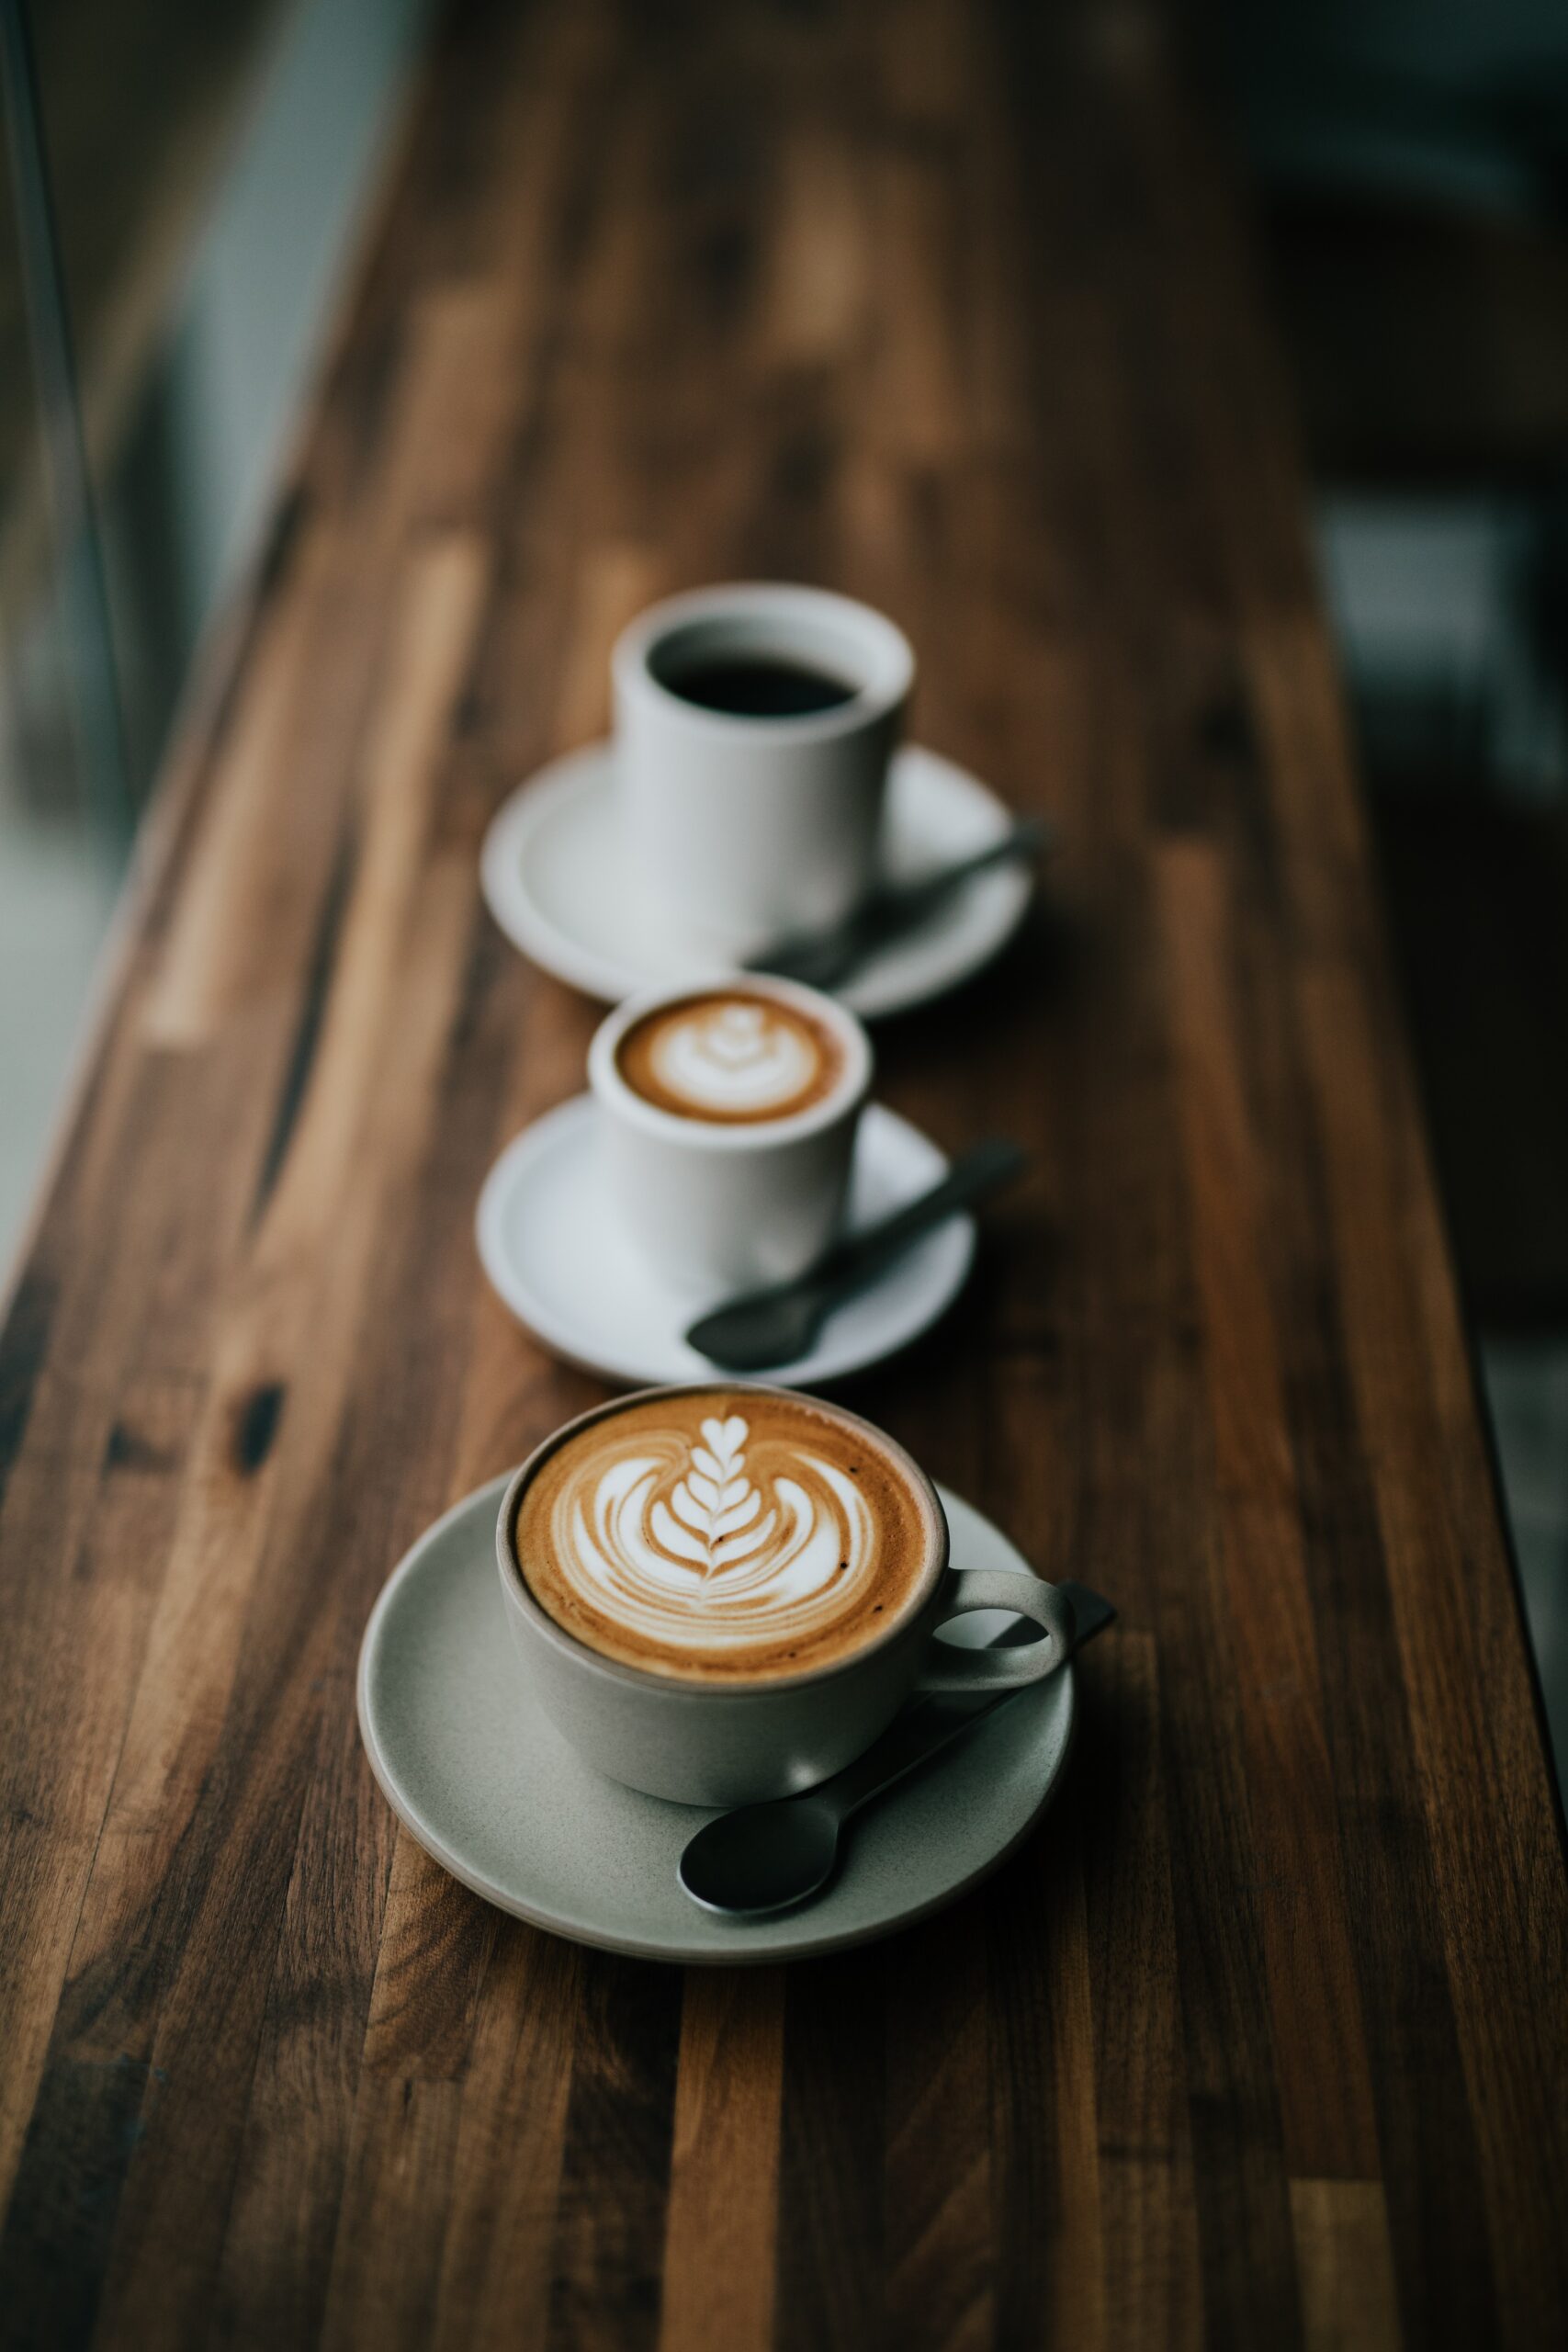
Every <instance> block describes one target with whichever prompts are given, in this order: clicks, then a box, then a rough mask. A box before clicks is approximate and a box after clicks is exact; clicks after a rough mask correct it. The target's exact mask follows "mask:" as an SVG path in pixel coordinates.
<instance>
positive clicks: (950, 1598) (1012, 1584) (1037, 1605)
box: [915, 1568, 1077, 1693]
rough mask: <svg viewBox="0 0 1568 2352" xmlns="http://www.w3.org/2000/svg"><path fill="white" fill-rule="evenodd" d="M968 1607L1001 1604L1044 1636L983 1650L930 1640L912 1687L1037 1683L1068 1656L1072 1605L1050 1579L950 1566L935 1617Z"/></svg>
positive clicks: (941, 1689)
mask: <svg viewBox="0 0 1568 2352" xmlns="http://www.w3.org/2000/svg"><path fill="white" fill-rule="evenodd" d="M972 1609H1006V1610H1009V1611H1010V1612H1011V1613H1012V1614H1013V1615H1014V1616H1015V1617H1032V1618H1033V1620H1034V1623H1036V1624H1037V1625H1038V1626H1040V1627H1041V1628H1042V1630H1043V1634H1044V1637H1045V1638H1044V1639H1043V1641H1038V1642H1027V1643H1024V1644H1022V1645H1018V1646H1013V1645H1010V1644H1004V1645H1002V1646H1001V1647H999V1648H998V1646H997V1645H995V1644H992V1645H990V1646H989V1647H987V1648H986V1649H983V1650H961V1649H954V1648H953V1645H952V1644H951V1643H947V1642H934V1641H933V1643H932V1644H931V1648H930V1649H929V1650H928V1652H927V1653H926V1662H925V1664H924V1666H923V1667H922V1668H921V1669H920V1678H919V1681H918V1682H917V1683H916V1685H915V1688H916V1690H917V1691H929V1692H936V1693H946V1692H959V1691H1021V1690H1022V1689H1023V1687H1024V1685H1025V1684H1026V1683H1030V1682H1042V1681H1043V1680H1044V1679H1045V1677H1046V1675H1048V1674H1055V1671H1056V1668H1058V1667H1059V1666H1062V1665H1065V1664H1066V1660H1067V1659H1068V1658H1069V1657H1071V1656H1072V1649H1073V1643H1074V1641H1075V1639H1076V1638H1077V1626H1076V1624H1075V1623H1074V1619H1073V1604H1072V1602H1071V1601H1070V1600H1068V1599H1067V1596H1066V1593H1065V1592H1061V1591H1058V1589H1057V1588H1056V1587H1055V1585H1054V1584H1043V1583H1042V1582H1041V1580H1040V1578H1039V1577H1021V1576H1018V1575H1010V1574H1009V1573H1008V1571H1007V1570H1006V1569H984V1568H981V1569H972V1568H956V1569H954V1570H953V1571H952V1573H951V1576H950V1578H949V1581H948V1583H947V1585H946V1587H945V1589H944V1590H943V1592H942V1615H941V1622H942V1624H944V1625H945V1624H946V1623H947V1621H948V1619H949V1618H950V1617H964V1616H967V1614H968V1612H969V1611H970V1610H972Z"/></svg>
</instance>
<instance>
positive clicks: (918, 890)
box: [746, 817, 1051, 989]
mask: <svg viewBox="0 0 1568 2352" xmlns="http://www.w3.org/2000/svg"><path fill="white" fill-rule="evenodd" d="M1050 842H1051V833H1050V828H1049V827H1048V826H1047V825H1046V823H1045V821H1044V820H1043V818H1040V817H1026V818H1025V819H1024V820H1022V822H1021V823H1020V824H1016V825H1014V826H1012V827H1011V828H1010V831H1007V832H1005V833H1003V834H1001V835H1000V836H999V838H998V840H996V841H993V842H987V844H986V846H985V848H984V849H979V850H973V851H971V852H970V854H968V856H966V857H960V858H955V859H953V861H952V863H951V864H949V865H939V866H937V867H936V868H935V869H934V871H932V872H931V873H930V874H921V875H917V876H915V877H914V878H913V879H912V880H910V881H908V882H895V883H889V884H888V885H887V886H886V888H883V889H880V890H877V891H875V892H874V894H873V896H872V897H871V898H869V899H867V900H866V901H865V903H864V905H863V906H860V907H857V908H856V909H855V910H854V912H853V913H852V914H849V915H846V916H845V917H844V919H843V921H842V922H835V923H829V925H828V926H827V927H826V929H824V930H821V931H812V932H801V933H793V934H791V935H790V936H789V937H788V938H785V939H777V940H774V941H773V944H772V945H771V946H769V947H765V948H763V949H762V950H761V953H760V954H758V955H755V956H748V957H747V959H746V968H747V970H748V971H751V972H771V973H772V974H773V977H774V978H776V979H781V980H802V981H804V982H805V983H806V984H807V987H809V988H814V989H833V988H837V987H838V985H839V983H840V980H844V979H847V978H849V975H850V974H851V973H852V971H853V970H854V969H855V967H856V966H857V965H859V964H861V963H863V961H864V960H865V958H866V956H869V955H870V954H871V952H872V950H873V949H874V948H876V947H886V946H887V945H888V944H890V943H891V942H893V941H895V940H897V938H898V937H899V936H900V934H901V933H904V932H906V931H910V930H912V929H913V928H914V926H915V924H917V923H918V922H921V921H922V920H923V918H924V917H925V916H926V915H928V914H930V912H931V910H932V908H933V907H938V906H940V905H941V904H942V900H943V899H945V898H947V897H948V895H949V894H950V892H952V891H953V890H956V889H957V888H959V886H960V885H961V884H962V883H964V882H967V881H968V880H969V879H970V878H971V876H974V875H976V874H988V873H989V872H990V870H991V868H992V867H993V866H996V865H1006V864H1008V863H1009V862H1010V860H1012V859H1014V858H1032V857H1037V856H1039V854H1041V852H1042V851H1043V850H1045V849H1047V848H1049V846H1050Z"/></svg>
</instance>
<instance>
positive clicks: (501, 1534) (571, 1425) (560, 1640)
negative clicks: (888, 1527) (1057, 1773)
mask: <svg viewBox="0 0 1568 2352" xmlns="http://www.w3.org/2000/svg"><path fill="white" fill-rule="evenodd" d="M715 1392H722V1393H723V1394H724V1395H726V1396H736V1395H739V1396H760V1397H787V1398H789V1400H790V1401H791V1402H792V1403H800V1404H805V1405H808V1406H810V1407H812V1408H815V1409H816V1410H818V1411H819V1412H824V1413H828V1414H832V1415H836V1416H837V1417H838V1418H839V1419H841V1420H845V1421H849V1422H851V1423H852V1425H853V1426H854V1427H855V1428H856V1429H860V1430H865V1431H866V1432H867V1435H868V1436H869V1437H870V1438H871V1439H872V1441H873V1442H874V1443H875V1444H876V1445H878V1446H881V1447H882V1448H884V1449H885V1450H886V1452H887V1453H890V1454H892V1456H893V1457H894V1459H895V1461H896V1462H897V1464H898V1466H899V1467H900V1468H901V1469H902V1470H904V1471H905V1472H906V1473H907V1474H908V1477H909V1480H910V1483H911V1484H912V1485H913V1486H914V1487H915V1488H916V1491H917V1492H918V1493H919V1495H920V1496H922V1497H923V1498H924V1500H925V1503H926V1506H927V1509H928V1510H929V1512H930V1515H931V1532H932V1537H933V1541H932V1545H931V1563H929V1564H928V1566H927V1568H926V1570H925V1571H923V1572H922V1577H921V1581H920V1583H919V1587H918V1588H917V1590H916V1593H915V1596H914V1598H913V1599H912V1600H910V1601H909V1602H908V1605H907V1606H906V1607H905V1609H904V1610H903V1611H901V1612H900V1613H899V1614H898V1615H897V1617H895V1618H894V1620H893V1622H892V1623H891V1624H889V1625H885V1626H883V1628H882V1630H881V1631H880V1632H879V1633H878V1634H875V1635H874V1638H873V1639H872V1640H870V1641H868V1642H864V1643H863V1644H862V1645H861V1646H860V1648H858V1649H856V1650H852V1651H851V1652H850V1654H849V1656H848V1657H840V1658H834V1659H832V1660H830V1661H829V1664H828V1665H826V1666H814V1667H805V1668H802V1669H801V1670H800V1671H799V1672H798V1673H795V1674H771V1675H768V1676H767V1677H766V1678H764V1679H760V1680H758V1681H755V1682H725V1681H721V1680H717V1679H711V1680H710V1679H704V1678H702V1677H701V1676H697V1675H684V1674H657V1673H655V1672H654V1671H653V1670H652V1669H651V1668H646V1667H638V1666H627V1665H626V1662H625V1660H624V1659H622V1658H615V1657H606V1656H605V1654H604V1651H603V1650H596V1649H594V1648H593V1647H592V1645H591V1644H590V1643H588V1642H582V1641H579V1640H578V1638H577V1635H576V1634H569V1633H568V1632H567V1630H566V1627H565V1626H564V1625H561V1624H558V1623H557V1622H556V1620H555V1618H553V1617H552V1616H551V1615H550V1613H549V1611H548V1610H547V1609H546V1608H544V1607H543V1606H542V1604H541V1603H540V1602H539V1601H538V1600H536V1599H535V1597H534V1593H533V1591H532V1589H531V1588H530V1586H529V1583H528V1579H527V1577H526V1576H525V1573H524V1569H523V1564H522V1562H521V1560H520V1559H519V1558H518V1556H517V1545H516V1542H515V1540H514V1537H515V1530H516V1524H517V1513H518V1510H519V1507H520V1505H521V1503H522V1500H523V1496H524V1493H525V1489H526V1488H527V1487H528V1485H529V1483H530V1481H531V1480H532V1479H533V1478H534V1476H536V1473H537V1472H538V1471H539V1470H540V1469H541V1468H542V1467H543V1466H544V1464H545V1463H546V1462H547V1460H548V1459H549V1457H550V1455H551V1454H552V1453H556V1452H557V1451H558V1448H559V1447H561V1446H562V1445H564V1444H565V1443H566V1442H567V1440H568V1439H569V1438H572V1437H575V1436H576V1435H577V1432H578V1431H579V1430H584V1429H588V1428H590V1427H592V1424H593V1422H595V1421H603V1420H607V1419H610V1418H611V1416H612V1415H614V1414H615V1413H622V1412H625V1411H626V1409H627V1408H628V1407H630V1406H633V1405H643V1404H646V1403H648V1401H649V1398H651V1397H700V1396H703V1395H705V1394H707V1395H711V1394H713V1393H715ZM495 1549H496V1560H497V1564H498V1566H499V1567H500V1570H501V1575H502V1582H503V1584H504V1585H505V1587H506V1589H507V1591H508V1592H509V1593H510V1595H511V1596H512V1598H513V1600H515V1601H516V1602H517V1603H518V1604H519V1605H520V1606H521V1608H522V1610H523V1612H524V1615H525V1617H526V1618H527V1620H528V1623H529V1624H530V1625H531V1626H532V1627H533V1628H534V1630H535V1631H536V1633H538V1634H541V1635H543V1637H544V1638H545V1639H546V1640H547V1642H549V1643H550V1644H552V1645H553V1646H554V1647H555V1648H556V1649H558V1650H559V1651H561V1652H563V1653H564V1654H565V1655H566V1656H567V1657H570V1658H573V1659H575V1660H576V1661H577V1662H578V1663H579V1664H586V1665H588V1666H590V1667H592V1668H596V1669H597V1670H598V1671H599V1672H600V1673H602V1674H605V1675H607V1676H608V1677H609V1678H610V1679H611V1680H612V1681H615V1682H618V1683H620V1684H622V1685H623V1686H624V1687H625V1688H626V1689H627V1690H633V1691H644V1692H646V1691H680V1692H682V1694H683V1695H686V1696H694V1697H696V1698H698V1699H700V1700H703V1701H707V1700H728V1701H729V1702H730V1703H731V1704H732V1705H733V1704H734V1703H735V1702H736V1701H738V1700H739V1701H744V1700H747V1699H750V1698H756V1697H761V1696H762V1695H764V1694H771V1693H773V1692H774V1691H799V1690H804V1689H805V1688H806V1686H807V1684H809V1683H817V1682H830V1681H832V1680H833V1679H835V1678H836V1677H837V1676H840V1675H845V1674H851V1673H852V1672H854V1671H855V1669H856V1668H859V1667H862V1666H863V1665H864V1663H865V1661H866V1660H867V1659H868V1658H870V1657H874V1656H876V1655H879V1654H880V1653H881V1651H883V1650H884V1649H886V1648H888V1647H889V1646H890V1645H892V1644H893V1643H894V1642H895V1641H897V1640H898V1639H900V1638H901V1637H902V1636H903V1635H904V1634H907V1633H908V1629H909V1627H910V1625H911V1624H913V1623H915V1622H916V1621H917V1620H918V1619H919V1617H920V1615H921V1614H922V1612H923V1611H925V1610H927V1609H929V1608H931V1606H932V1605H933V1604H934V1602H935V1601H936V1600H937V1598H938V1596H939V1595H940V1593H941V1591H942V1578H943V1577H945V1575H946V1573H947V1570H948V1567H949V1566H950V1564H951V1559H952V1552H953V1534H952V1530H951V1529H950V1528H949V1526H948V1523H947V1513H946V1512H945V1511H944V1510H943V1509H942V1498H941V1496H940V1495H939V1494H938V1493H937V1490H936V1487H935V1486H934V1485H933V1483H932V1481H931V1478H930V1477H928V1476H927V1475H926V1473H925V1471H923V1470H922V1469H921V1467H920V1465H919V1463H918V1462H917V1461H916V1460H915V1458H914V1456H913V1454H911V1453H909V1452H908V1448H907V1447H905V1446H902V1445H900V1444H899V1442H898V1441H897V1438H895V1437H889V1436H888V1434H887V1431H886V1430H882V1429H878V1427H877V1426H876V1423H875V1422H874V1421H870V1420H867V1419H866V1418H865V1416H864V1414H863V1413H852V1412H851V1411H850V1409H849V1408H848V1407H847V1406H845V1405H840V1404H838V1403H837V1402H829V1399H828V1398H826V1397H813V1396H810V1395H808V1394H807V1392H806V1391H805V1390H803V1389H798V1388H784V1387H782V1386H781V1385H779V1384H778V1382H776V1381H767V1380H718V1379H714V1380H679V1381H660V1382H658V1383H657V1384H656V1385H654V1386H653V1387H651V1388H636V1389H631V1390H629V1391H628V1392H627V1393H626V1395H625V1396H624V1397H606V1398H605V1400H604V1403H603V1404H600V1405H591V1406H590V1407H589V1408H588V1410H587V1411H586V1412H585V1413H578V1414H576V1415H575V1416H574V1417H573V1419H570V1421H563V1422H562V1423H561V1426H560V1427H559V1429H558V1430H552V1431H551V1432H550V1434H549V1436H548V1437H547V1438H544V1439H542V1440H541V1441H540V1442H539V1443H538V1444H537V1445H536V1447H535V1448H534V1451H533V1452H532V1453H530V1454H529V1455H528V1456H527V1458H526V1459H525V1461H523V1462H521V1463H519V1464H518V1466H517V1468H516V1469H515V1470H514V1471H513V1474H512V1476H511V1477H510V1478H509V1479H508V1480H507V1483H506V1491H505V1493H504V1494H503V1495H502V1498H501V1510H500V1512H499V1514H498V1516H497V1519H496V1526H495Z"/></svg>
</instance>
